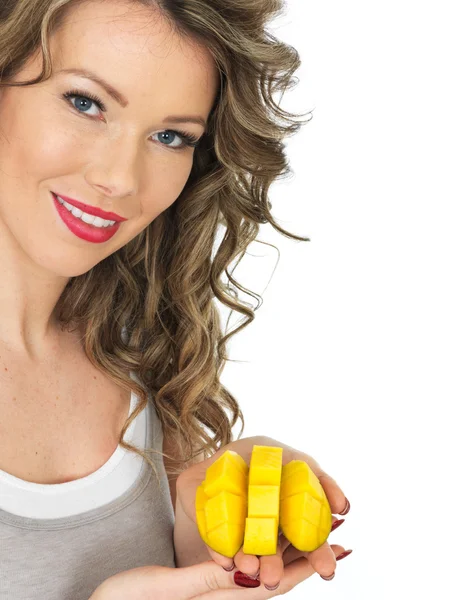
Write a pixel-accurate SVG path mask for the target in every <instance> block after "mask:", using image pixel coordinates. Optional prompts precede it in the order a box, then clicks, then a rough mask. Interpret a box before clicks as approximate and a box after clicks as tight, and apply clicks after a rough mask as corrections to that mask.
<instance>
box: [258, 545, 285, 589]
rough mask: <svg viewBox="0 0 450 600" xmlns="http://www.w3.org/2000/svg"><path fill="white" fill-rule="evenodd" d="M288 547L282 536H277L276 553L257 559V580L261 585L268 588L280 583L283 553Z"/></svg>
mask: <svg viewBox="0 0 450 600" xmlns="http://www.w3.org/2000/svg"><path fill="white" fill-rule="evenodd" d="M289 545H290V542H289V541H288V540H287V539H286V538H285V537H284V535H283V534H280V535H279V536H278V545H277V551H276V553H275V554H273V555H270V556H261V557H260V558H259V563H260V567H259V569H260V572H259V579H260V581H261V583H264V584H265V585H268V586H269V587H275V586H276V585H278V584H279V583H280V581H281V579H282V577H283V573H284V562H283V553H284V551H285V550H286V548H287V547H288V546H289Z"/></svg>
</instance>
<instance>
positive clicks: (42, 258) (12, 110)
mask: <svg viewBox="0 0 450 600" xmlns="http://www.w3.org/2000/svg"><path fill="white" fill-rule="evenodd" d="M50 49H51V56H52V62H53V74H52V77H51V79H49V80H48V81H45V82H44V83H40V84H37V85H36V84H35V85H32V86H27V87H22V88H20V87H6V88H0V233H1V236H2V238H3V242H2V243H4V242H5V239H6V238H7V239H8V240H10V242H11V243H12V244H14V247H18V248H21V250H22V251H23V252H24V253H25V254H26V255H27V256H28V257H29V258H30V259H31V260H32V261H33V262H34V263H36V264H39V265H40V266H41V267H43V268H44V269H46V270H49V271H52V272H54V273H55V274H57V275H59V276H63V277H73V276H77V275H80V274H83V273H85V272H87V271H88V270H89V269H91V268H92V267H93V266H94V265H95V264H97V263H98V262H100V261H101V260H103V259H104V258H106V257H107V256H109V255H111V254H113V253H114V252H115V251H116V250H118V249H119V248H121V247H122V246H124V245H125V244H127V243H128V242H129V241H130V240H132V239H133V238H134V237H135V236H136V235H138V234H139V233H140V232H141V231H142V230H143V229H144V228H145V227H147V226H148V225H149V223H151V222H152V221H153V220H154V219H155V218H156V217H157V216H158V215H159V214H161V213H162V212H163V211H164V210H165V209H166V208H168V207H169V206H170V205H171V204H172V203H173V202H174V201H175V200H176V199H177V197H178V196H179V194H180V193H181V191H182V190H183V187H184V186H185V183H186V181H187V179H188V177H189V174H190V171H191V168H192V164H193V156H194V148H193V147H190V146H183V141H184V140H183V138H182V137H181V136H180V135H179V134H177V133H175V131H180V130H181V131H184V132H185V133H187V134H189V135H192V136H194V137H195V138H200V136H201V135H202V134H203V132H204V126H203V125H202V124H199V123H191V122H182V123H176V122H174V121H173V120H167V121H165V119H167V117H169V116H175V117H176V116H183V115H190V116H196V117H201V118H202V119H204V121H206V120H207V118H208V115H209V112H210V110H211V108H212V105H213V102H214V98H215V95H216V91H217V86H218V74H217V71H216V67H215V64H214V61H213V59H212V57H211V55H210V54H209V53H208V51H207V50H206V49H204V48H202V47H199V46H197V45H195V44H193V43H192V44H188V43H187V42H186V41H184V40H182V39H181V38H179V37H177V36H176V34H175V33H173V32H172V30H171V28H170V26H169V25H167V24H166V23H165V22H164V21H163V20H162V18H161V17H160V15H159V14H158V13H157V12H156V10H153V9H149V8H147V7H142V6H141V5H134V6H133V5H132V4H130V3H128V2H126V1H116V0H109V1H108V2H97V1H95V0H94V1H92V2H91V1H89V2H86V3H84V4H82V5H80V6H74V7H72V9H71V10H70V12H69V13H68V15H67V18H66V20H65V24H64V26H62V27H61V29H60V30H59V31H58V32H57V33H55V35H54V37H53V38H52V41H51V45H50ZM41 66H42V61H41V57H40V56H39V53H36V55H35V56H34V57H32V58H31V59H30V60H29V61H28V63H27V64H26V66H25V67H24V68H23V69H22V71H21V72H20V74H19V75H17V76H16V77H15V78H14V80H15V81H26V80H29V79H31V78H34V77H35V76H37V75H38V74H39V73H40V70H41ZM66 69H80V70H83V69H84V70H89V71H91V72H93V73H95V74H96V75H97V76H99V77H101V78H102V79H103V80H104V81H105V82H106V83H107V84H108V85H109V86H112V87H113V88H115V90H117V91H118V92H119V93H120V94H121V95H122V96H123V104H124V105H122V104H121V103H120V102H118V101H117V100H115V99H113V98H112V97H111V96H110V95H109V94H108V93H107V92H106V90H105V89H104V88H103V87H102V86H101V85H99V84H98V83H94V82H93V81H92V80H90V79H87V78H84V77H81V76H79V75H75V74H71V73H67V72H64V70H66ZM73 90H77V93H78V95H74V96H71V97H68V98H64V95H65V94H68V92H71V91H73ZM83 94H89V95H92V94H94V95H96V96H97V97H98V98H99V99H100V100H101V102H102V103H103V104H104V112H103V111H102V110H101V109H100V107H99V106H98V105H97V104H96V103H95V102H92V101H91V100H89V99H87V98H86V96H85V95H83ZM51 192H55V193H56V194H59V195H63V196H66V197H69V198H71V199H74V200H78V201H80V202H82V203H84V204H87V205H90V206H94V207H98V208H101V209H103V210H104V211H110V212H114V213H116V214H118V215H120V216H122V217H125V218H126V219H127V220H126V221H124V222H122V223H121V224H120V225H119V226H118V228H117V230H116V232H115V233H114V235H112V237H110V238H109V239H108V240H106V241H99V237H97V240H96V241H88V240H87V239H84V237H79V236H78V235H76V234H75V233H73V231H72V230H71V229H70V228H69V227H68V225H67V224H66V222H65V221H64V220H63V219H62V218H61V216H60V213H59V211H58V208H57V206H59V205H56V204H55V201H54V198H53V195H52V193H51ZM61 210H62V207H61ZM64 210H65V209H64ZM65 214H66V213H65ZM75 215H77V213H75ZM71 218H72V219H74V217H73V216H71ZM77 222H79V220H77ZM83 227H85V225H83ZM88 227H89V228H90V229H91V231H94V235H95V234H96V232H98V231H99V230H96V229H95V227H94V225H90V226H88ZM101 231H103V232H104V231H105V229H102V230H101ZM17 244H18V246H16V245H17Z"/></svg>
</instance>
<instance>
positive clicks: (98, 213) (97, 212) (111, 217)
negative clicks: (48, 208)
mask: <svg viewBox="0 0 450 600" xmlns="http://www.w3.org/2000/svg"><path fill="white" fill-rule="evenodd" d="M53 193H54V194H55V195H56V194H57V193H56V192H53ZM57 195H58V196H59V197H60V198H62V200H64V201H65V202H68V203H69V204H71V205H72V206H75V208H79V209H80V210H82V211H83V212H85V213H88V214H89V215H94V216H95V217H100V218H102V219H105V220H106V221H120V222H121V221H128V219H125V217H121V216H120V215H118V214H116V213H113V212H105V211H104V210H101V208H98V207H96V206H89V204H84V202H78V200H74V199H73V198H69V197H68V196H63V195H62V194H57Z"/></svg>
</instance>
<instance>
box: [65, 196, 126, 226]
mask: <svg viewBox="0 0 450 600" xmlns="http://www.w3.org/2000/svg"><path fill="white" fill-rule="evenodd" d="M55 195H56V194H55ZM56 198H57V199H58V202H59V203H60V204H63V205H64V206H65V207H66V208H67V210H70V212H71V213H72V214H73V216H74V217H76V218H77V219H81V220H82V221H84V222H85V223H89V224H90V225H94V227H109V226H110V225H114V223H116V221H106V220H105V219H102V218H100V217H95V216H94V215H89V214H88V213H85V212H83V211H81V210H80V209H79V208H75V206H72V205H71V204H69V203H68V202H66V201H65V200H63V199H62V198H60V197H59V196H58V195H56Z"/></svg>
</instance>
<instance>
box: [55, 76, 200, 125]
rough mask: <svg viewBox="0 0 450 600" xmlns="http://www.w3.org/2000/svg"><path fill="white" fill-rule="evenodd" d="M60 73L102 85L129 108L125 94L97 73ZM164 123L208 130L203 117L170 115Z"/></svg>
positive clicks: (116, 99) (121, 104)
mask: <svg viewBox="0 0 450 600" xmlns="http://www.w3.org/2000/svg"><path fill="white" fill-rule="evenodd" d="M59 73H70V74H72V75H79V76H80V77H84V78H85V79H91V80H92V81H94V82H95V83H97V84H98V85H100V86H101V87H102V88H103V89H104V90H105V92H106V93H107V94H108V95H109V96H111V98H113V99H114V100H115V101H116V102H117V103H118V104H120V106H122V107H123V108H125V106H128V100H127V99H126V98H125V96H124V95H123V94H121V93H120V92H119V91H118V90H116V88H114V87H113V86H112V85H110V84H109V83H108V82H107V81H105V80H104V79H102V78H101V77H100V76H99V75H97V74H96V73H93V72H92V71H89V70H88V69H61V70H59V71H58V74H59ZM162 122H163V123H169V122H170V123H197V124H198V125H202V126H203V127H204V128H205V129H206V121H205V119H203V117H200V116H196V115H195V116H193V115H169V116H168V117H165V119H163V121H162Z"/></svg>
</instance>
